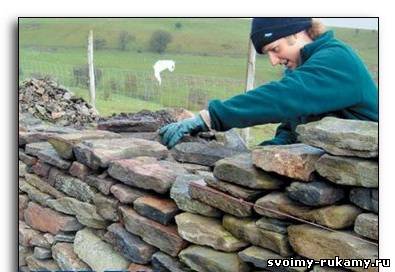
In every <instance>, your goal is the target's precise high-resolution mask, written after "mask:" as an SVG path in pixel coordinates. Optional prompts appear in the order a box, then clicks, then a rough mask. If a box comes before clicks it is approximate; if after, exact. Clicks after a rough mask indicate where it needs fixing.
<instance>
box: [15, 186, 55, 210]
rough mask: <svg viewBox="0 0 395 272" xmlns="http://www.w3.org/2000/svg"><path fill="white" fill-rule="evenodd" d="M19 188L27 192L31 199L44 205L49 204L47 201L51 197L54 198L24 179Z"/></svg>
mask: <svg viewBox="0 0 395 272" xmlns="http://www.w3.org/2000/svg"><path fill="white" fill-rule="evenodd" d="M19 190H21V191H22V192H25V193H27V195H28V196H29V199H31V200H33V201H34V202H37V203H39V204H41V205H42V206H47V201H48V200H49V199H52V197H51V196H50V195H48V194H45V193H43V192H41V191H40V190H38V189H37V188H36V187H34V186H31V185H30V184H29V183H27V182H26V181H24V180H20V181H19Z"/></svg>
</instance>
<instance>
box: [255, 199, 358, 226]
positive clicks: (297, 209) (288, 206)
mask: <svg viewBox="0 0 395 272" xmlns="http://www.w3.org/2000/svg"><path fill="white" fill-rule="evenodd" d="M254 209H255V211H256V212H257V213H258V214H261V215H265V216H268V217H273V218H277V219H290V218H291V219H295V218H301V219H303V220H307V221H310V222H314V223H318V224H320V225H324V226H326V227H329V228H333V229H342V228H347V227H350V226H352V225H353V224H354V221H355V219H356V217H357V216H358V215H359V214H360V213H361V212H362V210H361V209H359V208H357V207H355V206H353V205H350V204H342V205H333V206H326V207H321V208H312V207H309V206H304V205H302V204H299V203H296V202H294V201H293V200H291V199H290V198H288V197H287V196H286V194H285V193H282V192H273V193H270V194H268V195H266V196H264V197H262V198H260V199H258V200H257V201H256V202H255V206H254Z"/></svg>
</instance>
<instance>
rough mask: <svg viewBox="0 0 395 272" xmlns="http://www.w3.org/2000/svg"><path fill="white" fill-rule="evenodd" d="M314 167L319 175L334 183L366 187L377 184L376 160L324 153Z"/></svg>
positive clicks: (377, 168)
mask: <svg viewBox="0 0 395 272" xmlns="http://www.w3.org/2000/svg"><path fill="white" fill-rule="evenodd" d="M315 168H316V170H317V172H318V173H319V174H320V175H321V176H323V177H325V178H327V179H328V180H330V181H332V182H334V183H336V184H340V185H349V186H359V187H368V188H377V187H378V186H379V172H378V171H379V165H378V162H377V161H370V160H366V159H359V158H347V157H336V156H331V155H328V154H325V155H324V156H322V157H321V158H320V159H319V160H318V161H317V163H316V164H315Z"/></svg>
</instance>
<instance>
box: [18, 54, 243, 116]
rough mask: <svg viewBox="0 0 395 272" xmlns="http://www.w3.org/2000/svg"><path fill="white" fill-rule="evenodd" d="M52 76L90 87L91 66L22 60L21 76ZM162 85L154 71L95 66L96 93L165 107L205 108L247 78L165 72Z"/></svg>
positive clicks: (234, 90)
mask: <svg viewBox="0 0 395 272" xmlns="http://www.w3.org/2000/svg"><path fill="white" fill-rule="evenodd" d="M44 76H50V77H52V78H54V79H55V80H57V82H58V83H59V84H62V85H64V86H66V87H69V88H70V89H73V88H78V89H86V92H87V93H88V88H89V87H88V86H89V81H88V67H87V66H73V65H64V64H59V63H48V62H41V61H23V62H22V63H20V69H19V78H20V80H23V79H25V78H29V77H44ZM161 77H162V84H161V85H159V84H158V81H157V80H156V79H155V77H154V72H153V71H152V72H148V71H146V72H145V71H144V72H141V71H134V70H124V69H117V68H104V67H95V81H96V96H97V97H101V98H102V99H104V100H106V99H111V96H112V95H115V94H117V95H123V96H125V97H131V98H135V99H139V100H143V101H147V102H153V103H156V104H159V105H162V106H164V107H183V108H186V109H189V110H199V109H202V108H205V107H206V106H207V103H208V101H209V100H210V99H213V98H216V99H226V98H229V97H231V96H233V95H236V94H239V93H241V92H243V90H244V85H245V82H244V79H242V78H240V79H235V78H227V77H212V76H201V75H188V74H174V73H169V72H164V73H162V74H161Z"/></svg>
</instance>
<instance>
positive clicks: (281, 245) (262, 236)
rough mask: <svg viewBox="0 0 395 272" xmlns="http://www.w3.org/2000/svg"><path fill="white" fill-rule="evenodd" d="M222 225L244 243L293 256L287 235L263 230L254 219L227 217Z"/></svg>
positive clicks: (282, 254)
mask: <svg viewBox="0 0 395 272" xmlns="http://www.w3.org/2000/svg"><path fill="white" fill-rule="evenodd" d="M222 224H223V226H224V228H225V229H226V230H228V231H229V232H230V233H232V234H233V235H234V236H235V237H237V238H239V239H240V240H242V241H247V242H249V243H251V244H253V245H256V246H260V247H263V248H267V249H270V250H272V251H274V252H276V253H278V254H280V255H281V256H284V257H288V256H292V255H293V251H292V249H291V246H290V245H289V242H288V237H287V234H282V233H278V232H273V231H268V230H264V229H261V228H259V227H258V226H257V225H256V222H255V220H253V219H249V218H248V219H246V218H243V219H241V218H237V217H234V216H230V215H225V216H224V217H223V219H222Z"/></svg>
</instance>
